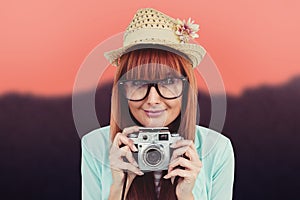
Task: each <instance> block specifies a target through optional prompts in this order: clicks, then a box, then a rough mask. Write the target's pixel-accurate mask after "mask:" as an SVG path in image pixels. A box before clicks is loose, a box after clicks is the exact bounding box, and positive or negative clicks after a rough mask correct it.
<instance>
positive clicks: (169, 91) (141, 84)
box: [120, 77, 184, 101]
mask: <svg viewBox="0 0 300 200" xmlns="http://www.w3.org/2000/svg"><path fill="white" fill-rule="evenodd" d="M153 83H156V84H157V88H158V90H159V93H160V94H161V96H162V97H163V98H167V99H172V98H177V97H179V96H180V95H181V94H182V90H183V84H184V83H183V79H182V78H176V77H173V78H166V79H163V80H158V81H146V80H128V81H124V82H122V84H120V85H121V86H122V87H123V91H124V93H125V96H126V98H127V99H129V100H133V101H139V100H142V99H144V98H145V96H146V95H147V91H148V87H149V84H153Z"/></svg>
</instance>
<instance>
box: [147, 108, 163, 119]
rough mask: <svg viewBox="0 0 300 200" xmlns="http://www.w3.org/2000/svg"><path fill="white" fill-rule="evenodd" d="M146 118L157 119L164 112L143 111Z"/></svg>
mask: <svg viewBox="0 0 300 200" xmlns="http://www.w3.org/2000/svg"><path fill="white" fill-rule="evenodd" d="M144 111H145V113H146V115H147V116H148V117H151V118H154V117H159V116H161V115H162V114H163V112H165V110H144Z"/></svg>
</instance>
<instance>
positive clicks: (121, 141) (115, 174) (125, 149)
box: [109, 126, 144, 199]
mask: <svg viewBox="0 0 300 200" xmlns="http://www.w3.org/2000/svg"><path fill="white" fill-rule="evenodd" d="M138 131H139V127H137V126H132V127H128V128H125V129H124V130H123V132H122V133H117V134H116V136H115V138H114V141H113V143H112V146H111V148H110V153H109V160H110V168H111V172H112V178H113V184H112V186H111V192H110V196H111V195H113V194H114V195H118V194H120V192H121V191H122V187H123V183H124V175H125V174H124V171H127V172H128V179H127V184H126V193H127V191H128V189H129V187H130V185H131V183H132V181H133V180H134V178H135V177H136V175H140V176H141V175H143V174H144V173H143V172H142V171H141V170H140V169H139V168H138V164H137V162H136V161H135V159H134V158H133V155H132V152H136V151H137V148H136V147H135V146H134V144H133V141H132V140H131V139H130V138H128V137H127V136H128V135H129V134H131V133H134V132H138ZM124 157H125V158H126V159H127V160H128V162H126V161H124V159H123V158H124ZM111 197H112V196H111ZM111 199H113V198H111Z"/></svg>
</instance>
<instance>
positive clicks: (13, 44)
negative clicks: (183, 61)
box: [0, 0, 300, 96]
mask: <svg viewBox="0 0 300 200" xmlns="http://www.w3.org/2000/svg"><path fill="white" fill-rule="evenodd" d="M143 7H153V8H155V9H158V10H160V11H162V12H164V13H166V14H168V15H170V16H172V17H174V18H180V19H188V18H189V17H192V19H194V20H195V22H196V23H198V24H199V25H200V31H199V32H198V33H199V35H200V38H198V39H197V42H198V43H200V44H202V45H203V46H204V47H205V48H206V50H207V52H208V53H209V55H210V57H211V58H212V59H213V61H214V63H215V64H216V65H217V66H218V69H219V71H220V73H221V76H222V78H223V81H224V85H225V88H226V91H227V92H228V93H229V94H240V93H241V92H242V91H243V90H244V89H245V88H251V87H252V88H253V87H258V86H260V85H277V84H281V83H284V82H286V81H288V80H289V79H291V78H293V77H295V76H296V75H300V56H299V55H298V54H299V52H300V38H299V36H300V12H299V10H300V1H297V0H263V1H261V0H244V1H238V0H227V1H223V0H218V1H207V0H189V1H175V0H163V1H159V0H152V1H150V0H147V1H146V0H129V1H116V0H110V1H105V2H103V1H100V0H86V1H78V0H63V1H61V0H52V1H38V0H28V1H14V0H13V1H2V2H1V3H0V25H1V31H0V94H4V93H7V92H12V91H13V92H21V93H33V94H37V95H47V96H49V95H50V96H52V95H63V94H70V93H71V92H72V88H73V84H74V80H75V77H76V74H77V72H78V70H79V68H80V66H81V64H82V62H83V61H84V59H85V58H86V57H87V56H88V55H89V54H90V52H91V51H92V50H93V49H94V48H95V47H96V46H98V45H99V44H100V43H101V42H103V41H104V40H106V39H107V38H109V37H111V36H112V35H114V34H118V33H120V32H122V31H124V30H125V28H126V27H127V25H128V24H129V22H130V20H131V19H132V17H133V15H134V13H135V11H136V10H137V9H139V8H143ZM100 56H101V55H100ZM109 70H110V71H111V69H110V68H109Z"/></svg>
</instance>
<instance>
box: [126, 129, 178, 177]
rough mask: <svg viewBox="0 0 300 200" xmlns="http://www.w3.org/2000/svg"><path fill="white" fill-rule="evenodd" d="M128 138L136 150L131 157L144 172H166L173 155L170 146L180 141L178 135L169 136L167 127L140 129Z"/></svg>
mask: <svg viewBox="0 0 300 200" xmlns="http://www.w3.org/2000/svg"><path fill="white" fill-rule="evenodd" d="M128 137H129V138H130V139H132V140H133V143H134V145H135V146H136V148H137V149H138V151H137V152H133V157H134V158H135V160H136V162H137V163H138V165H139V168H140V170H141V171H144V172H147V171H160V170H167V169H168V166H169V162H170V158H171V155H172V153H173V148H171V147H170V145H171V144H172V143H174V142H176V141H178V140H181V139H182V137H181V136H180V135H179V134H178V133H172V134H171V133H170V132H169V129H168V128H167V127H155V128H140V129H139V132H138V133H132V134H129V135H128Z"/></svg>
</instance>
